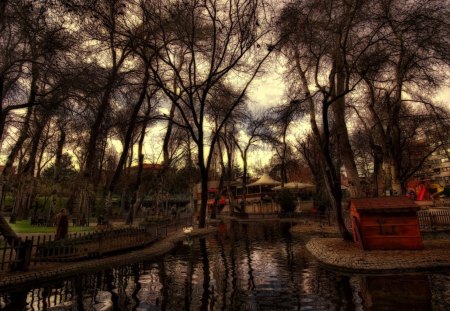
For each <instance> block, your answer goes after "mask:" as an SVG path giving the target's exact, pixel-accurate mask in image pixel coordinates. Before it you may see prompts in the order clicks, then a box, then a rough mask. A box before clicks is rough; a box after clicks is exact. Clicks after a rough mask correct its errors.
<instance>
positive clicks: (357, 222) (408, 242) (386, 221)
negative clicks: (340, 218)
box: [350, 197, 423, 250]
mask: <svg viewBox="0 0 450 311" xmlns="http://www.w3.org/2000/svg"><path fill="white" fill-rule="evenodd" d="M419 209H420V207H419V206H418V205H416V204H415V203H414V202H413V201H412V200H410V199H408V198H405V197H380V198H364V199H352V200H351V201H350V217H351V221H352V230H353V239H354V241H355V243H357V244H358V245H359V246H361V247H362V248H363V249H365V250H374V249H383V250H386V249H422V248H423V244H422V238H421V236H420V230H419V221H418V218H417V211H418V210H419Z"/></svg>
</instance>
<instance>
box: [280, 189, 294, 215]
mask: <svg viewBox="0 0 450 311" xmlns="http://www.w3.org/2000/svg"><path fill="white" fill-rule="evenodd" d="M278 204H280V207H281V211H282V212H283V213H292V212H293V211H294V210H295V206H296V201H295V196H294V195H293V193H292V192H291V191H289V190H288V189H281V191H280V193H279V195H278Z"/></svg>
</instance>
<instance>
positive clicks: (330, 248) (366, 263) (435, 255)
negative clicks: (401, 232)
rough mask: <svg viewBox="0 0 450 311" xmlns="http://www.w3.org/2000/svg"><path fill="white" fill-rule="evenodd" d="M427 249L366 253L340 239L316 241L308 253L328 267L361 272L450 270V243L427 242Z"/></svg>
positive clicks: (441, 241)
mask: <svg viewBox="0 0 450 311" xmlns="http://www.w3.org/2000/svg"><path fill="white" fill-rule="evenodd" d="M423 242H424V249H423V250H414V251H413V250H386V251H379V250H376V251H364V250H362V249H360V248H359V247H358V246H356V245H355V244H354V243H353V242H345V241H343V240H342V239H340V238H313V239H311V240H310V241H309V242H308V243H307V244H306V248H307V250H308V251H309V252H310V253H311V254H312V255H313V256H314V257H316V258H317V259H318V260H319V261H320V262H322V263H323V264H324V265H326V266H329V267H331V268H334V269H337V270H341V271H348V272H358V273H367V274H371V273H392V272H418V271H429V270H436V269H444V268H446V269H450V240H424V241H423Z"/></svg>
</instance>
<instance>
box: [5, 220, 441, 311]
mask: <svg viewBox="0 0 450 311" xmlns="http://www.w3.org/2000/svg"><path fill="white" fill-rule="evenodd" d="M305 240H306V238H302V237H293V236H291V235H290V233H289V225H288V224H280V223H258V224H239V223H236V222H233V223H229V224H222V225H220V226H219V233H218V234H217V235H216V236H213V235H211V236H208V237H206V238H201V239H192V240H189V241H185V242H183V243H180V245H179V247H177V249H176V250H175V251H173V252H172V253H170V254H167V255H165V256H164V257H162V258H160V259H159V260H155V261H152V262H143V263H140V264H134V265H124V266H121V267H117V268H114V269H109V270H105V271H100V272H98V273H95V274H89V275H80V276H77V277H74V278H71V279H66V280H61V281H60V282H57V283H51V284H46V285H40V286H39V287H36V288H32V289H18V288H16V289H14V290H12V291H11V292H9V293H0V309H1V310H14V311H16V310H139V311H147V310H408V311H409V310H450V273H448V272H436V273H429V274H407V275H405V274H402V275H387V276H361V275H342V274H339V273H335V272H332V271H329V270H327V269H324V268H322V267H321V266H320V265H319V264H318V263H317V262H316V261H315V260H314V259H313V258H311V257H310V255H309V254H308V252H307V251H306V249H305V248H304V243H305Z"/></svg>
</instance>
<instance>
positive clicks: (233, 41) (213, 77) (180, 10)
mask: <svg viewBox="0 0 450 311" xmlns="http://www.w3.org/2000/svg"><path fill="white" fill-rule="evenodd" d="M145 4H146V6H145V15H144V16H145V18H144V20H143V22H144V24H145V25H146V26H147V27H148V28H149V29H151V30H152V31H155V29H157V31H156V33H158V34H159V35H158V37H157V38H155V42H154V44H155V45H156V50H157V51H158V55H157V56H158V57H157V60H156V62H155V63H154V64H152V71H153V73H154V76H155V79H156V82H157V84H158V86H159V87H160V88H161V89H162V90H163V92H164V93H165V94H166V96H167V97H168V98H169V99H170V101H171V102H172V103H173V104H174V105H175V106H176V110H177V111H178V112H179V114H180V117H181V118H182V122H180V123H178V124H177V125H178V126H180V127H182V128H185V129H186V130H187V131H189V133H190V136H191V138H192V140H193V141H194V143H195V144H196V146H197V150H198V164H199V169H200V173H201V185H202V202H201V208H200V222H199V226H200V227H204V226H205V220H206V204H207V202H206V201H207V182H208V176H209V170H210V167H211V161H212V158H213V152H214V150H215V145H216V143H217V141H218V139H219V133H220V132H221V131H222V128H223V127H224V126H225V124H226V123H227V120H228V119H229V117H230V115H231V114H232V112H233V111H234V109H235V108H236V107H238V106H239V105H241V104H242V99H243V97H244V95H245V93H246V91H247V89H248V87H249V85H250V84H251V82H252V81H253V79H254V77H255V76H256V75H257V74H258V72H260V70H261V66H262V64H263V63H264V61H265V60H266V59H267V58H268V56H269V55H270V53H271V52H272V51H273V49H274V46H273V43H272V42H271V40H270V38H269V39H267V36H268V31H267V29H263V27H261V26H260V25H261V24H262V23H263V22H262V20H260V17H261V16H260V13H259V12H260V9H261V5H260V3H258V2H254V1H244V2H235V1H217V2H208V1H207V2H185V1H184V2H183V1H173V2H169V3H166V4H165V5H162V3H161V2H160V1H147V2H145ZM266 44H268V45H266ZM265 45H266V49H264V50H263V49H258V47H260V46H265ZM258 52H259V53H258ZM244 68H245V70H246V73H247V74H245V73H244V72H243V71H242V70H243V69H244ZM238 69H240V71H238ZM237 75H240V76H241V78H240V82H241V83H240V89H239V90H236V94H238V96H237V97H236V98H235V99H234V100H233V102H231V103H230V105H229V106H228V107H229V108H228V110H227V111H226V113H224V117H223V118H222V119H221V120H220V121H219V122H218V127H217V131H214V132H212V133H208V132H209V131H208V123H207V122H208V119H207V113H206V106H207V103H208V100H210V97H211V94H212V90H213V89H214V88H215V87H216V86H217V85H218V84H219V83H221V84H226V82H228V81H229V80H230V79H232V78H233V77H236V76H237ZM228 83H229V82H228ZM174 86H176V88H177V89H179V90H180V91H179V92H178V91H174ZM206 147H209V152H207V151H205V149H206Z"/></svg>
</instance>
